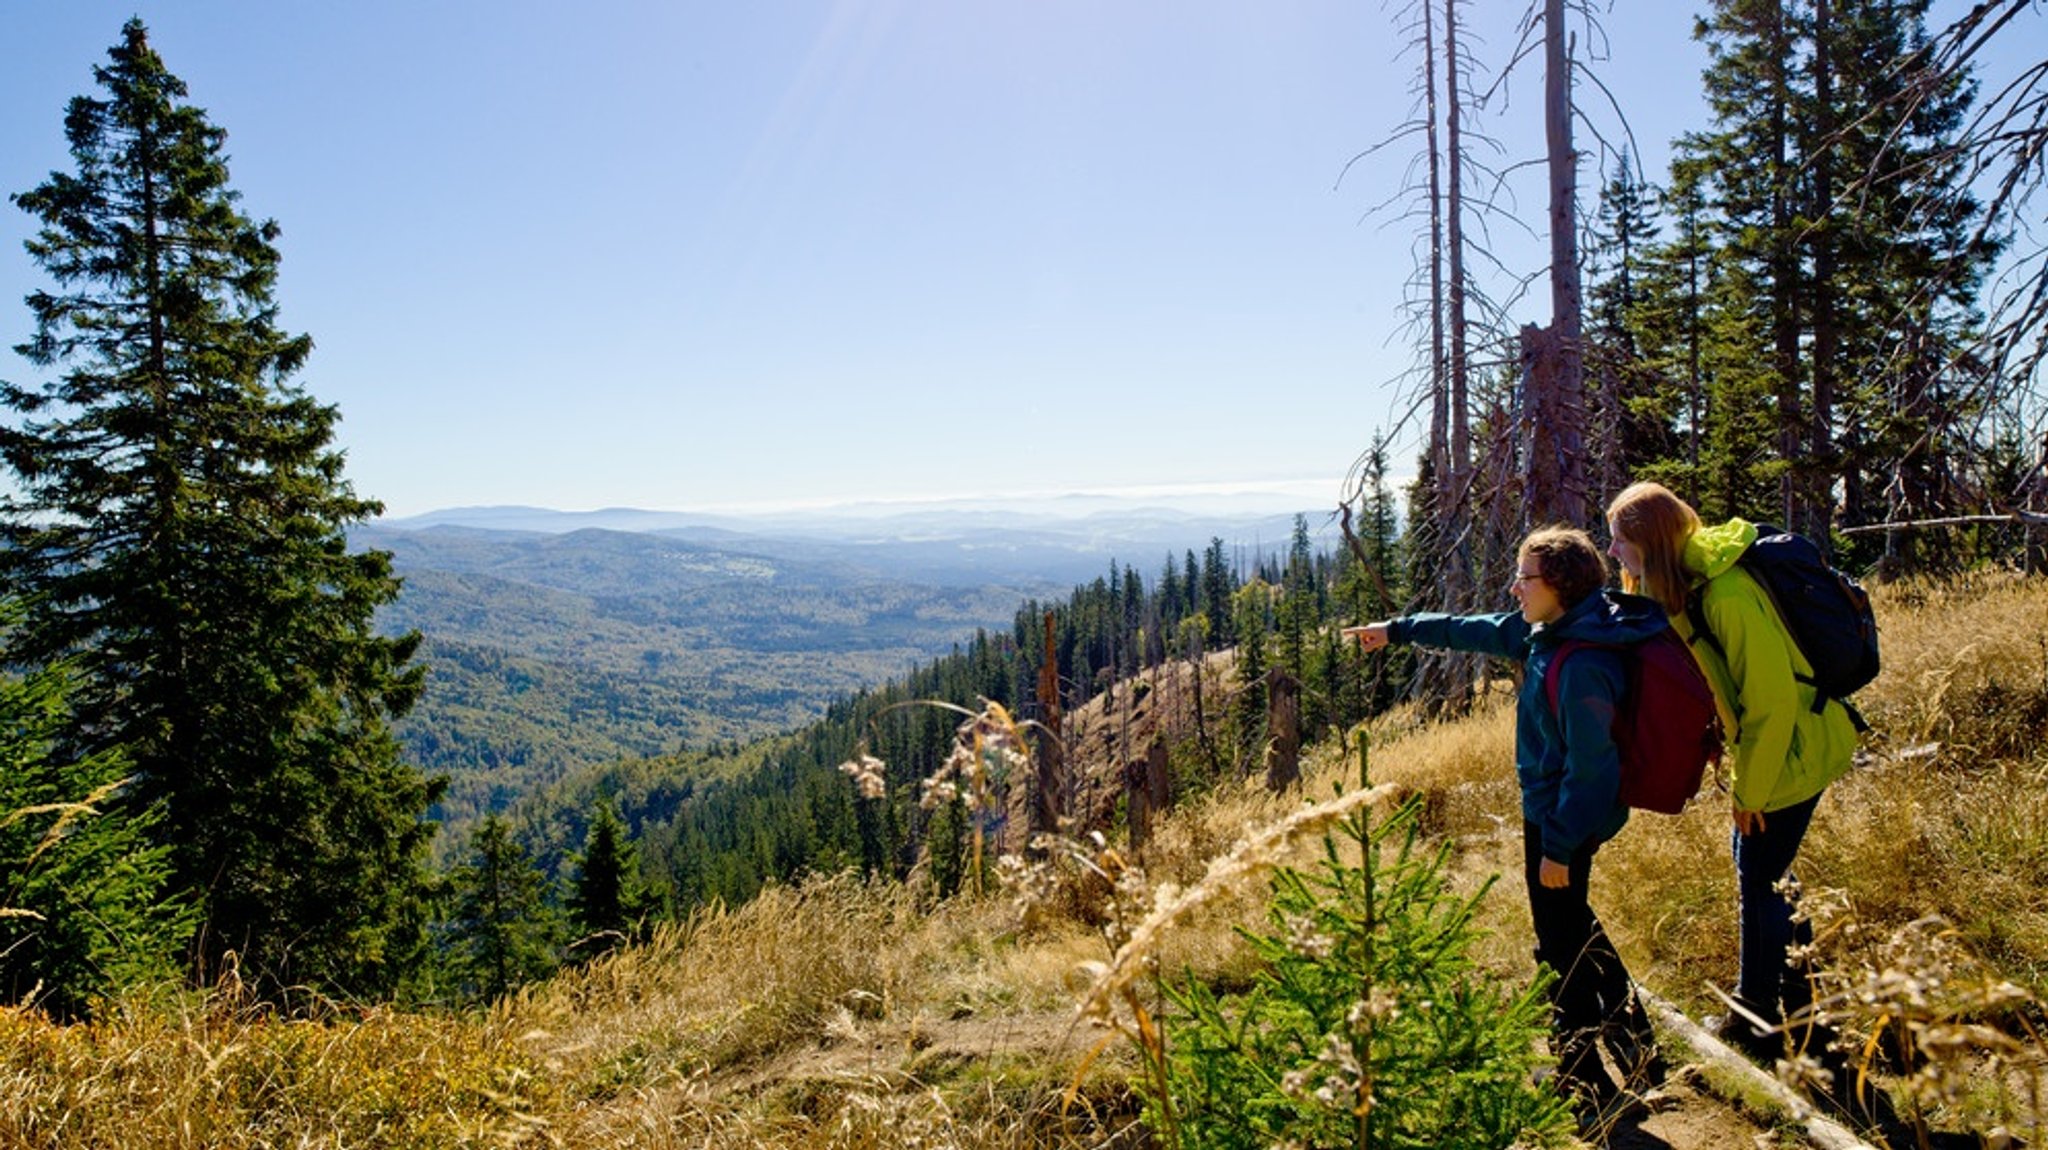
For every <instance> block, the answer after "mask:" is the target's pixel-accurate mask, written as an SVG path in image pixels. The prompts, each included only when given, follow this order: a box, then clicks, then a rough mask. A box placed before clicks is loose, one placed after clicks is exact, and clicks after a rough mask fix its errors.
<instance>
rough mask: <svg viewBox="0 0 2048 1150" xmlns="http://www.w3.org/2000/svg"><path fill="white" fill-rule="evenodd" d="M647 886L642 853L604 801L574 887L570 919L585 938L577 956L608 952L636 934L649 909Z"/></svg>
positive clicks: (593, 820)
mask: <svg viewBox="0 0 2048 1150" xmlns="http://www.w3.org/2000/svg"><path fill="white" fill-rule="evenodd" d="M643 890H644V887H643V884H642V883H641V881H640V856H639V852H638V851H637V850H635V849H634V846H633V842H632V840H631V839H629V838H627V837H626V826H625V824H624V823H622V822H620V821H619V816H618V813H617V812H616V811H614V810H613V809H612V804H611V803H609V802H601V803H599V804H598V806H597V814H595V815H594V816H592V817H591V820H590V831H589V833H588V834H586V835H585V836H584V839H583V854H582V855H581V856H580V857H578V858H577V860H576V877H575V878H574V880H573V881H572V883H571V885H570V889H569V923H570V925H571V926H572V927H573V928H574V929H575V930H576V932H577V934H578V935H580V936H581V938H580V939H579V940H578V942H577V944H576V952H577V954H578V955H579V956H595V955H599V954H603V953H604V952H606V951H608V950H610V949H612V948H613V947H615V946H617V945H619V944H620V943H622V942H625V941H626V940H627V939H628V938H630V937H631V936H632V935H633V933H634V932H635V931H636V930H637V929H638V928H639V925H640V918H641V916H642V915H643V914H644V913H646V904H647V898H646V895H645V894H644V893H643Z"/></svg>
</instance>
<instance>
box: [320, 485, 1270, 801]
mask: <svg viewBox="0 0 2048 1150" xmlns="http://www.w3.org/2000/svg"><path fill="white" fill-rule="evenodd" d="M1290 522H1291V517H1280V518H1278V519H1275V518H1273V517H1270V516H1237V517H1210V518H1206V519H1205V518H1197V517H1192V516H1182V515H1175V514H1171V513H1159V512H1153V513H1139V514H1124V515H1118V516H1114V517H1111V516H1097V517H1094V518H1090V519H1072V518H1069V519H1057V520H1055V519H1034V518H1030V517H1020V516H1009V515H1002V516H992V515H989V514H985V513H984V514H967V515H960V514H949V515H944V516H933V515H923V516H899V517H894V518H891V519H886V520H880V519H866V520H848V521H839V522H836V523H835V522H830V521H824V520H807V521H786V522H782V523H778V524H771V525H761V524H754V525H751V526H752V530H749V529H748V528H749V526H750V525H749V524H746V523H743V522H740V521H733V520H723V521H712V520H701V519H700V520H683V519H679V518H677V517H667V516H662V515H658V514H655V513H646V512H629V511H618V512H604V513H593V514H588V515H580V516H579V515H570V514H566V513H557V512H546V511H536V510H531V509H484V510H479V511H472V512H468V513H457V512H450V513H440V514H437V515H435V516H432V517H423V518H422V519H420V520H412V521H400V522H398V523H395V524H393V523H379V524H373V525H369V526H366V527H363V528H360V529H358V530H357V531H356V532H354V533H353V534H352V536H351V538H352V542H353V543H354V544H355V545H356V546H359V547H374V548H378V549H382V550H385V551H389V552H391V553H392V555H393V561H394V566H395V568H396V570H397V572H398V573H399V574H400V575H401V576H402V577H403V578H404V580H405V588H404V591H403V592H402V594H401V595H400V597H399V599H398V601H397V602H396V603H395V604H393V605H391V606H390V607H389V608H387V609H386V610H385V611H384V612H383V613H382V614H381V615H380V616H379V626H380V628H382V629H384V630H387V631H391V632H399V631H405V630H409V629H417V630H419V631H420V632H421V633H422V634H423V635H424V636H425V642H424V644H423V646H422V649H421V657H422V658H423V660H424V661H425V662H426V664H427V666H428V682H427V688H426V691H425V693H424V694H423V696H422V698H421V700H420V703H419V705H418V706H417V707H416V708H415V709H414V711H413V712H412V713H411V714H410V715H409V716H407V717H406V718H405V719H404V720H403V721H402V722H401V723H400V724H399V726H398V731H399V734H400V737H401V738H402V739H403V740H404V743H405V746H406V751H407V754H408V756H409V757H410V758H412V759H413V760H414V761H415V762H417V763H419V764H420V765H421V766H422V767H424V768H426V769H427V770H428V771H430V772H433V773H439V774H445V775H446V776H448V778H449V782H450V786H449V790H448V794H447V796H446V797H445V798H444V800H443V801H442V803H441V805H440V809H439V810H438V811H437V814H438V815H439V816H440V817H441V818H442V819H444V821H446V822H447V823H449V824H450V825H451V829H452V828H453V827H455V826H457V825H459V824H461V823H463V822H465V821H466V820H467V819H469V818H470V817H472V816H474V815H478V814H481V813H484V812H487V811H496V810H503V809H505V808H506V807H508V806H509V805H510V804H511V803H512V802H513V801H514V800H516V799H517V798H518V797H520V796H522V795H526V794H530V793H533V792H534V791H536V790H538V789H540V788H543V787H545V786H547V785H549V784H550V783H552V782H554V781H557V780H559V779H561V778H563V777H564V776H566V775H568V774H570V773H572V772H575V771H577V770H579V769H584V768H590V767H595V766H600V765H603V764H607V763H614V762H618V761H620V760H624V759H640V758H648V757H654V756H674V755H680V754H682V753H684V752H689V751H702V750H706V749H710V748H717V747H724V746H737V745H738V744H741V743H745V742H751V741H753V740H755V739H758V738H760V737H763V736H766V735H769V734H773V733H777V732H782V731H788V730H792V729H794V728H796V727H798V726H800V725H802V724H804V723H806V722H808V721H811V720H813V719H816V718H818V717H819V716H820V715H822V714H823V713H824V710H825V708H826V707H827V706H828V705H829V704H830V703H831V702H832V701H833V700H835V699H838V698H843V697H845V696H847V695H849V694H852V693H854V692H856V691H859V690H862V689H864V688H868V687H872V686H875V685H878V684H880V683H883V682H886V681H889V680H891V679H898V678H901V677H902V676H903V675H904V674H905V673H906V672H907V671H909V670H910V669H911V668H913V667H915V666H917V665H919V664H921V663H928V662H929V661H931V660H932V659H934V658H937V657H939V656H941V655H944V654H946V653H948V652H949V651H952V650H954V649H956V648H958V647H960V646H962V645H963V644H967V643H969V642H971V641H972V640H973V639H974V637H975V634H976V632H977V630H996V631H1002V632H1007V631H1009V630H1010V629H1011V628H1012V626H1013V623H1014V619H1015V615H1016V611H1017V609H1018V607H1019V605H1020V604H1022V603H1023V602H1025V601H1026V600H1027V599H1031V598H1038V597H1043V598H1052V597H1057V596H1061V595H1064V594H1065V593H1066V592H1067V591H1069V590H1071V588H1072V587H1073V586H1074V585H1075V584H1076V583H1079V582H1083V581H1085V580H1087V579H1090V578H1099V577H1101V576H1102V575H1103V574H1104V573H1105V572H1107V571H1110V570H1112V569H1113V566H1114V564H1115V563H1117V562H1118V561H1119V560H1122V561H1123V562H1125V563H1127V564H1130V563H1142V564H1144V565H1145V566H1147V567H1155V566H1158V565H1160V564H1162V563H1163V562H1165V561H1167V560H1169V559H1172V560H1174V561H1176V562H1180V561H1182V560H1183V559H1184V557H1185V556H1186V555H1187V554H1189V553H1190V552H1201V551H1203V550H1204V549H1205V548H1208V547H1211V546H1213V545H1214V544H1215V543H1216V541H1218V540H1222V539H1228V540H1230V541H1231V542H1230V544H1229V546H1231V547H1232V548H1233V549H1235V553H1237V554H1242V553H1244V552H1245V551H1246V550H1255V549H1261V548H1263V547H1264V546H1265V544H1266V543H1267V542H1270V543H1273V544H1276V545H1277V544H1278V543H1280V542H1283V541H1284V540H1285V539H1286V538H1287V533H1288V531H1289V529H1290V528H1289V524H1290ZM476 524H486V525H487V526H477V525H476Z"/></svg>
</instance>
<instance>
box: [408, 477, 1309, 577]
mask: <svg viewBox="0 0 2048 1150" xmlns="http://www.w3.org/2000/svg"><path fill="white" fill-rule="evenodd" d="M1270 504H1271V500H1270V497H1265V498H1258V497H1250V496H1246V497H1241V498H1239V499H1236V500H1230V499H1227V498H1225V499H1222V500H1214V499H1212V500H1211V501H1209V502H1208V503H1206V504H1204V505H1203V507H1204V509H1203V510H1199V511H1197V510H1188V509H1182V508H1175V507H1168V506H1163V505H1158V504H1145V503H1137V502H1131V501H1127V500H1116V499H1111V498H1108V497H1101V496H1066V497H1062V498H1060V499H1054V500H1045V501H1041V502H1039V503H1038V504H1035V505H1028V506H1020V505H1017V504H1015V503H1002V504H997V503H993V502H981V503H978V502H973V501H957V502H929V503H906V504H860V505H849V506H843V507H837V508H832V509H829V510H819V511H784V512H773V513H761V514H755V515H734V514H718V513H710V512H681V511H646V510H639V509H635V508H608V509H605V510H600V511H553V510H549V509H547V508H539V507H463V508H451V509H448V510H443V511H433V512H428V513H426V514H424V515H417V516H411V517H408V518H404V519H385V520H379V521H378V522H377V524H376V525H375V526H374V527H372V528H370V529H369V530H371V531H377V532H390V531H396V532H407V533H416V532H426V531H431V530H432V529H435V528H464V529H470V530H476V531H488V532H499V533H515V534H525V535H570V534H576V533H580V532H584V531H607V532H630V533H634V534H646V535H658V536H662V537H667V538H674V539H680V540H686V541H688V542H690V543H694V544H699V545H702V546H704V547H707V548H715V549H720V550H730V551H734V552H739V553H744V554H751V555H757V556H762V557H768V558H775V559H783V560H787V561H790V562H794V563H800V564H813V563H815V564H826V565H836V564H844V565H850V567H851V568H857V569H862V570H865V571H868V572H869V573H871V574H877V575H883V576H886V577H890V578H902V579H909V580H913V581H917V582H926V583H932V584H935V585H940V586H957V585H962V584H982V583H989V582H995V583H1005V584H1014V583H1017V582H1020V581H1030V580H1037V579H1047V580H1052V581H1054V582H1055V583H1059V584H1062V585H1063V586H1064V585H1071V584H1072V583H1075V582H1082V581H1086V580H1090V579H1093V578H1094V577H1095V576H1097V575H1100V574H1104V573H1106V572H1107V571H1108V569H1109V564H1110V561H1111V560H1112V559H1113V560H1115V561H1117V562H1118V563H1120V564H1123V565H1126V566H1128V565H1132V564H1136V565H1137V566H1138V567H1139V569H1140V570H1143V571H1146V572H1148V573H1150V574H1156V573H1157V569H1158V568H1159V567H1160V565H1161V564H1162V563H1163V562H1164V561H1165V559H1166V557H1167V556H1169V555H1171V556H1173V557H1174V558H1176V559H1179V558H1180V557H1181V556H1182V554H1183V553H1184V552H1186V551H1188V550H1193V551H1195V552H1196V553H1197V554H1199V553H1200V552H1201V551H1202V550H1203V549H1204V548H1205V547H1207V546H1208V545H1209V542H1210V540H1211V539H1219V538H1220V539H1222V540H1223V541H1224V542H1225V544H1226V545H1228V546H1229V547H1230V548H1231V551H1232V556H1233V559H1234V560H1237V561H1244V562H1248V561H1249V560H1250V559H1251V558H1252V557H1253V555H1254V554H1256V553H1257V552H1259V551H1262V550H1263V551H1266V552H1269V553H1270V552H1273V551H1279V550H1284V549H1285V548H1286V547H1287V545H1288V542H1289V541H1290V539H1291V538H1292V537H1293V532H1294V517H1295V514H1296V513H1295V512H1293V511H1274V510H1271V507H1270ZM1262 505H1263V506H1262ZM1233 506H1239V507H1241V508H1242V509H1232V508H1233ZM1034 508H1035V509H1034ZM1302 514H1304V515H1306V516H1307V517H1308V523H1309V528H1310V531H1311V533H1312V534H1313V535H1315V536H1317V537H1318V539H1319V542H1322V543H1326V542H1328V540H1329V539H1331V538H1333V537H1334V536H1335V533H1336V531H1335V528H1334V527H1333V526H1332V525H1331V523H1330V522H1329V520H1330V514H1329V512H1328V511H1327V510H1324V511H1319V512H1314V513H1310V512H1307V511H1304V512H1302Z"/></svg>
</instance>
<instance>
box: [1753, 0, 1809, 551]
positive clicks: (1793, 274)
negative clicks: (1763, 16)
mask: <svg viewBox="0 0 2048 1150" xmlns="http://www.w3.org/2000/svg"><path fill="white" fill-rule="evenodd" d="M1770 21H1771V23H1770V36H1771V40H1772V45H1773V48H1774V51H1773V52H1771V53H1770V57H1771V59H1772V60H1773V61H1774V63H1773V64H1772V65H1771V67H1772V68H1774V69H1775V71H1774V72H1773V74H1772V76H1771V78H1770V79H1771V94H1770V97H1769V98H1770V101H1771V106H1770V109H1769V111H1768V115H1767V122H1768V129H1767V138H1766V139H1765V141H1764V145H1763V146H1764V147H1765V148H1767V149H1768V150H1769V155H1768V156H1766V157H1765V159H1766V162H1767V163H1768V164H1769V170H1770V172H1771V237H1772V239H1771V243H1772V252H1773V254H1772V255H1771V257H1770V261H1769V263H1770V278H1771V288H1770V291H1771V329H1772V344H1773V347H1774V353H1773V356H1774V360H1775V363H1774V367H1775V370H1776V372H1777V377H1778V378H1777V406H1778V410H1777V421H1778V455H1779V458H1780V459H1781V460H1783V461H1784V463H1785V464H1786V468H1785V473H1784V477H1783V478H1782V479H1781V480H1779V483H1778V497H1779V502H1780V504H1781V508H1780V519H1779V522H1781V523H1783V524H1784V525H1786V526H1787V527H1792V528H1797V527H1798V526H1799V525H1800V524H1801V523H1804V522H1805V521H1806V518H1805V502H1806V500H1805V495H1804V492H1802V491H1801V490H1800V480H1799V472H1800V471H1801V470H1803V468H1802V466H1801V459H1802V456H1803V452H1804V449H1805V445H1806V436H1807V425H1806V417H1805V415H1804V410H1805V397H1804V394H1803V391H1802V388H1801V383H1800V379H1799V374H1800V372H1799V306H1798V292H1799V255H1798V253H1797V252H1796V251H1795V250H1793V248H1792V244H1791V241H1790V237H1791V235H1792V215H1793V205H1792V199H1791V197H1792V178H1791V174H1790V169H1791V166H1792V161H1791V158H1790V157H1789V156H1788V155H1787V154H1786V153H1787V151H1788V149H1789V148H1790V143H1791V127H1790V122H1789V121H1790V115H1789V112H1790V109H1789V108H1788V106H1787V105H1788V103H1789V101H1790V99H1791V96H1790V92H1789V90H1788V89H1789V87H1790V83H1789V81H1788V78H1787V76H1786V74H1785V71H1786V69H1787V68H1788V67H1790V64H1789V63H1788V59H1789V56H1790V40H1791V37H1790V36H1789V34H1788V33H1787V31H1786V28H1785V8H1784V4H1783V3H1782V2H1780V3H1778V4H1777V5H1775V6H1774V7H1773V9H1772V11H1771V13H1770Z"/></svg>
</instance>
